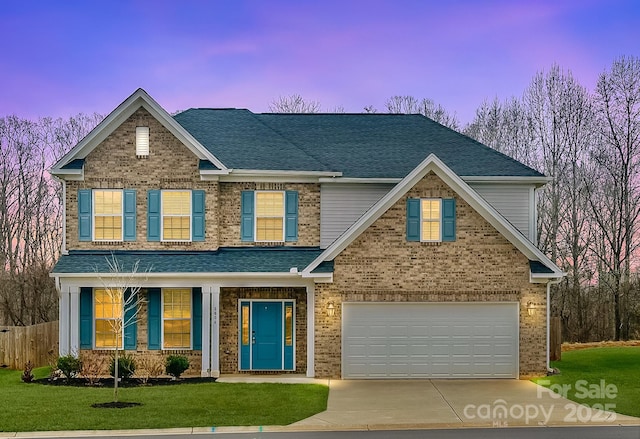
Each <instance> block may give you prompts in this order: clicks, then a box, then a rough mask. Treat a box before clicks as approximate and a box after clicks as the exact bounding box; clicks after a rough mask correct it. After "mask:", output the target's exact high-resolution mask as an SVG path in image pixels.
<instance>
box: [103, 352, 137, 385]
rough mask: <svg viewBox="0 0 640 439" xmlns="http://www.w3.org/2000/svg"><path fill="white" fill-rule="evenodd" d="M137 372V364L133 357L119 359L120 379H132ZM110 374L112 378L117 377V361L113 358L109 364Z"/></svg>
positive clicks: (125, 356) (127, 356)
mask: <svg viewBox="0 0 640 439" xmlns="http://www.w3.org/2000/svg"><path fill="white" fill-rule="evenodd" d="M135 372H136V363H135V361H134V360H133V357H132V356H131V355H122V356H121V357H118V378H122V379H123V380H126V379H129V378H131V376H132V375H133V374H134V373H135ZM109 373H110V374H111V376H112V377H115V375H116V359H115V357H111V363H110V364H109Z"/></svg>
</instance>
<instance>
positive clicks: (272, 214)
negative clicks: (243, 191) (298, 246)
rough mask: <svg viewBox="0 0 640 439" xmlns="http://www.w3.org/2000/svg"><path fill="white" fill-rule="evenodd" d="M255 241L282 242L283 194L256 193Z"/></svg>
mask: <svg viewBox="0 0 640 439" xmlns="http://www.w3.org/2000/svg"><path fill="white" fill-rule="evenodd" d="M255 236H256V241H284V192H263V191H260V192H256V235H255Z"/></svg>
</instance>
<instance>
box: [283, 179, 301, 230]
mask: <svg viewBox="0 0 640 439" xmlns="http://www.w3.org/2000/svg"><path fill="white" fill-rule="evenodd" d="M284 224H285V226H284V229H285V241H289V242H291V241H297V240H298V191H286V193H285V223H284Z"/></svg>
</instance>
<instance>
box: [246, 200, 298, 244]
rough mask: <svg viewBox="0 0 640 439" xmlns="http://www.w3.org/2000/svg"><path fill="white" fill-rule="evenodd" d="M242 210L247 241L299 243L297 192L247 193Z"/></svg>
mask: <svg viewBox="0 0 640 439" xmlns="http://www.w3.org/2000/svg"><path fill="white" fill-rule="evenodd" d="M240 211H241V215H240V237H241V240H242V241H243V242H285V241H286V242H293V241H297V240H298V192H297V191H243V192H242V197H241V200H240Z"/></svg>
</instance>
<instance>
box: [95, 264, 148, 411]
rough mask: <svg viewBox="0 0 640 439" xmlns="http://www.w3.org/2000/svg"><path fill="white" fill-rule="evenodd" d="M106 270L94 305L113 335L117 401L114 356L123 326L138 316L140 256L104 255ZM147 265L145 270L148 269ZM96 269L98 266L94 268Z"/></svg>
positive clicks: (121, 343) (115, 386)
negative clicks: (125, 258)
mask: <svg viewBox="0 0 640 439" xmlns="http://www.w3.org/2000/svg"><path fill="white" fill-rule="evenodd" d="M105 260H106V262H107V265H108V269H109V273H108V277H107V278H103V277H100V281H101V283H102V285H103V288H102V291H104V296H102V298H101V299H100V298H96V306H100V307H101V308H102V309H103V310H104V313H105V314H108V316H109V318H107V319H104V321H105V322H107V324H108V326H109V330H110V333H111V334H113V336H114V341H115V342H114V344H115V348H114V355H115V360H114V384H113V400H114V402H118V376H119V371H118V367H119V364H118V358H119V352H120V348H122V349H123V350H124V347H125V342H126V340H125V336H126V328H127V327H129V326H131V325H133V324H136V323H137V322H138V320H139V314H140V309H141V305H142V304H143V303H144V298H143V297H142V294H140V290H141V289H142V283H143V282H144V279H141V277H140V274H141V270H140V260H136V261H135V262H133V264H131V265H130V266H129V265H125V264H124V263H123V262H122V261H121V260H119V259H118V257H117V256H116V255H114V254H112V255H111V257H105ZM148 271H149V269H147V271H146V272H148ZM96 272H98V270H97V269H96Z"/></svg>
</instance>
